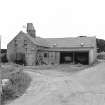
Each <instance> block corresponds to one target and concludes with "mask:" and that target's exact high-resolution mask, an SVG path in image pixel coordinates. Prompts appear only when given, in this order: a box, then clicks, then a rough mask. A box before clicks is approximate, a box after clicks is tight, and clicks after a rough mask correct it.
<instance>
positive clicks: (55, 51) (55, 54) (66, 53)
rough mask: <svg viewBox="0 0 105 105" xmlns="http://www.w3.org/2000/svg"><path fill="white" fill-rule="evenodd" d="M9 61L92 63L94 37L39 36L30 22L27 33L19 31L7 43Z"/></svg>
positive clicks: (31, 63)
mask: <svg viewBox="0 0 105 105" xmlns="http://www.w3.org/2000/svg"><path fill="white" fill-rule="evenodd" d="M7 56H8V60H9V61H14V60H15V61H17V62H21V61H22V60H24V61H25V64H26V65H42V64H46V65H48V64H78V63H81V64H93V63H94V62H95V60H96V37H87V36H79V37H71V38H40V37H37V36H36V30H35V29H34V26H33V24H32V23H27V33H25V32H22V31H20V32H19V33H18V34H17V35H16V37H15V38H14V39H13V40H11V41H10V42H9V43H8V45H7Z"/></svg>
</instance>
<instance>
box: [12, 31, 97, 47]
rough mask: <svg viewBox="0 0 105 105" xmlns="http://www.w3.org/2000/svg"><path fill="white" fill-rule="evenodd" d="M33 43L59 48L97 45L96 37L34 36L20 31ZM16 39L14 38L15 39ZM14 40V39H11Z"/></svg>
mask: <svg viewBox="0 0 105 105" xmlns="http://www.w3.org/2000/svg"><path fill="white" fill-rule="evenodd" d="M19 34H24V35H25V36H27V38H28V39H30V41H31V42H32V43H34V44H35V45H38V46H42V47H53V46H55V47H58V48H78V47H81V46H83V47H96V37H69V38H41V37H36V38H32V37H31V36H30V35H29V34H27V33H24V32H23V31H20V32H19V33H18V35H19ZM13 40H14V39H13ZM11 42H12V41H11Z"/></svg>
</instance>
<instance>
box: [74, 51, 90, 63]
mask: <svg viewBox="0 0 105 105" xmlns="http://www.w3.org/2000/svg"><path fill="white" fill-rule="evenodd" d="M74 57H75V58H74V60H75V63H76V64H78V63H80V64H84V65H88V64H89V52H75V53H74Z"/></svg>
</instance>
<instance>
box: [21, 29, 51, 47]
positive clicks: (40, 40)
mask: <svg viewBox="0 0 105 105" xmlns="http://www.w3.org/2000/svg"><path fill="white" fill-rule="evenodd" d="M21 32H22V31H21ZM22 33H24V32H22ZM24 34H25V35H26V36H27V37H28V39H30V41H31V42H33V43H34V44H35V45H38V46H43V47H50V46H49V44H48V42H47V41H46V40H45V39H44V38H40V37H36V38H32V37H31V36H30V35H29V34H28V33H24Z"/></svg>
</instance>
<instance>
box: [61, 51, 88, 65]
mask: <svg viewBox="0 0 105 105" xmlns="http://www.w3.org/2000/svg"><path fill="white" fill-rule="evenodd" d="M70 63H73V64H79V63H80V64H84V65H88V64H89V52H88V51H86V52H83V51H82V52H81V51H78V52H65V51H64V52H63V51H62V52H60V64H70Z"/></svg>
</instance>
